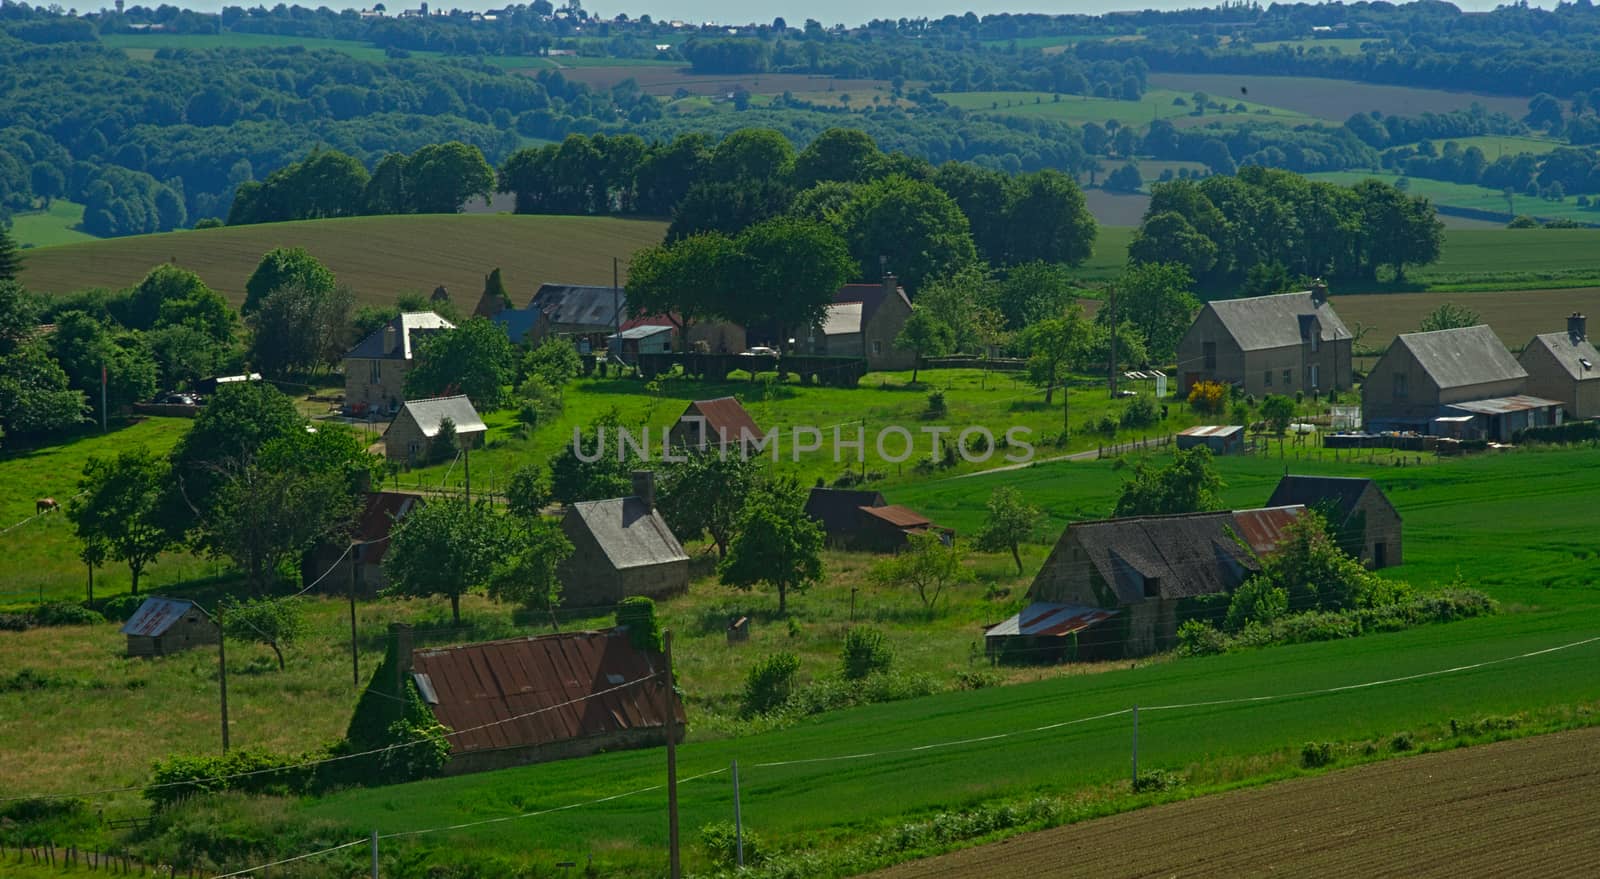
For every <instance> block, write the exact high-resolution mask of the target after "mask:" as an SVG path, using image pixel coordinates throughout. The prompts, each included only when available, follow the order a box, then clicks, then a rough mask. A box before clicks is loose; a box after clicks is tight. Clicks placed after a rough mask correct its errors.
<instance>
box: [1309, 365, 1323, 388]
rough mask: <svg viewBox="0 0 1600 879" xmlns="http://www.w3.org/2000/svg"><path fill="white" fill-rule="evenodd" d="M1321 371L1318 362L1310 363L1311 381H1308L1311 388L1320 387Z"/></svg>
mask: <svg viewBox="0 0 1600 879" xmlns="http://www.w3.org/2000/svg"><path fill="white" fill-rule="evenodd" d="M1321 372H1322V370H1321V367H1320V365H1319V364H1316V363H1313V364H1311V381H1310V385H1311V387H1313V388H1320V387H1322V375H1321Z"/></svg>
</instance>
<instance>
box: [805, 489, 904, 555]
mask: <svg viewBox="0 0 1600 879" xmlns="http://www.w3.org/2000/svg"><path fill="white" fill-rule="evenodd" d="M888 503H889V502H888V501H886V500H884V499H883V492H880V491H858V490H855V489H848V488H823V487H821V486H817V487H816V488H813V489H811V494H810V496H808V497H807V498H806V506H805V514H806V515H807V516H810V517H811V518H813V519H815V520H817V523H818V524H819V525H821V526H822V533H823V535H824V536H826V537H827V538H828V543H830V544H832V545H834V546H843V545H845V544H847V543H849V542H850V541H851V540H852V539H853V538H854V537H855V534H856V531H857V529H859V528H860V527H861V509H862V508H863V507H882V506H886V505H887V504H888Z"/></svg>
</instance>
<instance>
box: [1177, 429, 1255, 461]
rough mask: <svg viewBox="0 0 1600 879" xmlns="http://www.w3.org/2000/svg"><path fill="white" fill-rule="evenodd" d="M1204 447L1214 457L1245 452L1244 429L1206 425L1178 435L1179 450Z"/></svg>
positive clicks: (1185, 430)
mask: <svg viewBox="0 0 1600 879" xmlns="http://www.w3.org/2000/svg"><path fill="white" fill-rule="evenodd" d="M1200 446H1204V447H1206V448H1208V449H1210V450H1211V454H1213V455H1237V454H1240V453H1241V452H1243V451H1244V428H1242V427H1240V426H1239V425H1237V424H1220V425H1218V424H1205V425H1197V426H1195V427H1190V428H1186V429H1184V430H1182V431H1180V432H1179V433H1178V448H1179V449H1180V450H1183V449H1193V448H1199V447H1200Z"/></svg>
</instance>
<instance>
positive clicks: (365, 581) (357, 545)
mask: <svg viewBox="0 0 1600 879" xmlns="http://www.w3.org/2000/svg"><path fill="white" fill-rule="evenodd" d="M421 503H422V496H421V495H415V494H407V493H405V492H398V491H369V492H367V493H366V495H365V497H364V498H363V500H362V507H361V518H360V519H357V520H356V529H355V533H354V534H352V535H350V540H349V541H340V542H337V543H326V544H322V545H320V546H318V547H317V548H316V549H315V550H313V551H312V552H309V553H307V554H306V556H305V560H304V562H303V563H302V569H301V571H300V577H301V580H302V581H303V582H305V583H318V584H319V586H320V588H321V590H322V591H323V592H324V593H333V594H335V595H344V594H346V593H347V592H348V591H349V589H350V588H351V584H352V583H354V585H355V590H356V592H357V593H359V594H361V595H364V596H372V595H376V594H377V593H378V592H380V591H382V590H383V589H385V588H386V587H388V585H389V581H388V578H387V577H385V576H384V575H383V557H384V556H385V555H386V554H387V553H388V551H389V534H390V532H391V531H393V530H394V527H395V525H396V524H398V523H399V522H400V520H401V519H404V518H405V517H406V516H409V515H411V511H412V510H414V509H416V508H417V506H418V505H420V504H421ZM352 567H354V568H355V570H354V571H351V568H352Z"/></svg>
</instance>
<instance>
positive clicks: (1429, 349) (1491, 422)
mask: <svg viewBox="0 0 1600 879" xmlns="http://www.w3.org/2000/svg"><path fill="white" fill-rule="evenodd" d="M1527 389H1528V372H1527V370H1525V369H1523V368H1522V365H1521V364H1519V363H1517V360H1516V358H1515V357H1512V356H1511V352H1510V351H1507V350H1506V346H1505V345H1503V344H1501V342H1500V339H1499V337H1498V336H1496V335H1495V334H1494V331H1493V330H1491V329H1489V327H1487V326H1484V325H1482V324H1479V325H1478V326H1474V327H1461V328H1458V329H1453V330H1436V331H1434V332H1431V333H1403V334H1401V335H1400V336H1398V337H1396V338H1395V340H1394V343H1393V344H1391V345H1390V346H1389V350H1388V351H1387V352H1385V353H1384V355H1383V357H1382V358H1381V359H1379V360H1378V363H1377V365H1375V366H1374V367H1373V368H1372V372H1371V373H1369V374H1368V375H1367V381H1366V384H1364V385H1363V386H1362V389H1361V415H1362V420H1363V421H1364V422H1365V423H1366V425H1367V429H1368V430H1371V431H1374V432H1381V431H1386V430H1400V431H1415V432H1417V433H1424V434H1438V433H1441V432H1450V433H1454V434H1456V435H1458V436H1461V437H1462V438H1465V439H1488V440H1493V441H1496V442H1508V441H1509V440H1510V439H1511V435H1512V433H1514V432H1515V431H1517V430H1520V429H1522V428H1524V427H1537V426H1542V425H1548V424H1560V423H1561V403H1560V402H1559V401H1556V400H1550V399H1545V398H1542V397H1533V396H1529V395H1528V393H1527Z"/></svg>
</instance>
